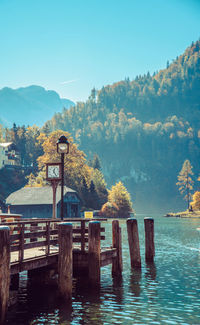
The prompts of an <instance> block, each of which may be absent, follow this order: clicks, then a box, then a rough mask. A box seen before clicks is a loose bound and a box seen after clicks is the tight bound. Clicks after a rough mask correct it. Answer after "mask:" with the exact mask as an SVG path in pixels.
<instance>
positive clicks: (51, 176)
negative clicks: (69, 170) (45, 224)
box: [46, 163, 62, 219]
mask: <svg viewBox="0 0 200 325" xmlns="http://www.w3.org/2000/svg"><path fill="white" fill-rule="evenodd" d="M61 173H62V171H61V163H47V164H46V180H47V181H49V182H51V186H52V190H53V215H52V218H53V219H56V190H57V186H58V183H59V182H60V180H61V178H62V176H61Z"/></svg>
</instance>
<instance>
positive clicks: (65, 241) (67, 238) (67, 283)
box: [58, 222, 73, 300]
mask: <svg viewBox="0 0 200 325" xmlns="http://www.w3.org/2000/svg"><path fill="white" fill-rule="evenodd" d="M72 231H73V230H72V224H71V223H67V222H63V223H60V224H59V226H58V233H59V238H58V240H59V256H58V288H59V292H60V296H61V298H63V299H64V300H71V298H72V268H73V261H72V245H73V242H72Z"/></svg>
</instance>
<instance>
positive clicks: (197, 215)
mask: <svg viewBox="0 0 200 325" xmlns="http://www.w3.org/2000/svg"><path fill="white" fill-rule="evenodd" d="M164 217H166V218H196V219H198V218H200V211H193V212H189V211H183V212H177V213H172V212H171V213H167V214H166V215H165V216H164Z"/></svg>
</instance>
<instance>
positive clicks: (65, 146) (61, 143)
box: [57, 135, 69, 220]
mask: <svg viewBox="0 0 200 325" xmlns="http://www.w3.org/2000/svg"><path fill="white" fill-rule="evenodd" d="M57 152H58V153H60V154H61V207H60V218H61V220H63V219H64V202H63V192H64V155H65V154H68V153H69V142H68V141H67V138H66V137H65V136H64V135H62V136H61V137H60V138H59V139H58V141H57Z"/></svg>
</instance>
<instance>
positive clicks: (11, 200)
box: [6, 186, 76, 205]
mask: <svg viewBox="0 0 200 325" xmlns="http://www.w3.org/2000/svg"><path fill="white" fill-rule="evenodd" d="M70 193H71V194H72V193H74V194H76V191H74V190H72V189H71V188H69V187H66V186H64V196H65V195H66V194H70ZM60 198H61V186H58V187H57V191H56V204H57V203H58V202H59V201H60ZM52 202H53V191H52V187H51V186H44V187H23V188H21V189H20V190H18V191H16V192H13V193H11V194H10V195H9V196H8V197H7V199H6V203H7V204H10V205H38V204H52Z"/></svg>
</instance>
